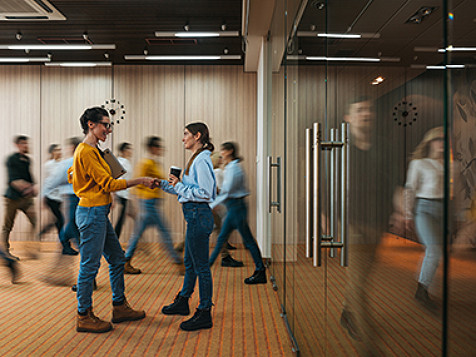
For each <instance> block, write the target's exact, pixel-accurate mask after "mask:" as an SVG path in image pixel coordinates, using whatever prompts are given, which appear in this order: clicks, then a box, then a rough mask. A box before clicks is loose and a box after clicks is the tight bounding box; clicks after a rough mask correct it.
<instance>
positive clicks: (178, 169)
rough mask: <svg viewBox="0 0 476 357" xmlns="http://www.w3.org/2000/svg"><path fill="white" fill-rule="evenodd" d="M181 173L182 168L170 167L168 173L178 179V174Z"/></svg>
mask: <svg viewBox="0 0 476 357" xmlns="http://www.w3.org/2000/svg"><path fill="white" fill-rule="evenodd" d="M181 172H182V168H181V167H178V166H170V173H171V174H172V175H174V176H175V177H177V178H178V179H180V173H181Z"/></svg>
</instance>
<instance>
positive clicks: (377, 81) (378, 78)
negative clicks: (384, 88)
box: [371, 76, 385, 86]
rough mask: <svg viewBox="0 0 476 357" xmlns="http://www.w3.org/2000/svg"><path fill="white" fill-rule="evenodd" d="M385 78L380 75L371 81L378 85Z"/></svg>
mask: <svg viewBox="0 0 476 357" xmlns="http://www.w3.org/2000/svg"><path fill="white" fill-rule="evenodd" d="M384 80H385V78H383V77H382V76H378V77H377V78H375V79H374V80H373V81H372V82H371V83H372V85H374V86H376V85H379V84H381V83H382V82H383V81H384Z"/></svg>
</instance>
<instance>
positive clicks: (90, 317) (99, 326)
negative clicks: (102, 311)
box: [76, 308, 112, 333]
mask: <svg viewBox="0 0 476 357" xmlns="http://www.w3.org/2000/svg"><path fill="white" fill-rule="evenodd" d="M111 330H112V324H111V323H110V322H108V321H103V320H101V319H100V318H98V317H96V316H95V315H94V313H93V310H92V309H91V308H89V309H87V310H86V315H84V316H83V315H80V314H78V316H77V318H76V331H78V332H92V333H103V332H108V331H111Z"/></svg>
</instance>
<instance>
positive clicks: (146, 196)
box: [124, 136, 183, 274]
mask: <svg viewBox="0 0 476 357" xmlns="http://www.w3.org/2000/svg"><path fill="white" fill-rule="evenodd" d="M161 142H162V140H161V139H160V138H159V137H157V136H150V137H148V138H147V139H146V148H147V157H145V158H144V159H142V160H141V161H140V162H139V164H138V165H137V170H136V172H137V175H136V176H146V177H153V178H157V179H164V178H165V174H164V170H163V168H162V165H161V164H160V161H159V158H160V156H161V155H162V150H163V148H162V144H161ZM134 193H135V195H136V196H137V197H138V199H139V217H138V219H137V221H136V224H135V227H134V232H133V233H132V235H131V237H130V238H129V244H128V248H127V251H126V265H125V267H124V272H125V273H126V274H140V273H141V270H140V269H136V268H134V267H133V266H132V265H131V260H132V257H133V256H134V252H135V250H136V247H137V243H138V241H139V239H140V237H141V236H142V234H143V233H144V231H145V230H146V228H147V227H149V226H154V227H156V228H157V230H158V233H159V234H160V237H161V238H162V242H163V243H164V245H165V248H166V249H167V253H168V254H169V255H170V257H171V258H172V259H173V261H174V263H175V264H177V265H179V272H180V273H182V272H183V269H182V259H181V258H180V256H179V255H178V254H177V252H176V251H175V249H174V245H173V242H172V237H171V236H170V233H169V229H168V228H167V225H166V223H165V220H164V217H163V215H162V208H161V207H162V200H163V192H161V191H160V190H159V189H158V188H154V189H151V188H149V187H146V186H144V185H138V186H137V187H136V188H134Z"/></svg>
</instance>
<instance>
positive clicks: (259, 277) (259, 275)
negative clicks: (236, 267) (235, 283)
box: [245, 269, 268, 285]
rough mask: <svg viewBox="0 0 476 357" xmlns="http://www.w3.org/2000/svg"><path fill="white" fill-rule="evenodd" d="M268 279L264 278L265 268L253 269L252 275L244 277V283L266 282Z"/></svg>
mask: <svg viewBox="0 0 476 357" xmlns="http://www.w3.org/2000/svg"><path fill="white" fill-rule="evenodd" d="M267 282H268V280H267V279H266V269H262V270H255V272H254V273H253V275H252V276H250V277H249V278H246V279H245V284H250V285H252V284H266V283H267Z"/></svg>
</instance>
